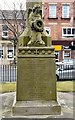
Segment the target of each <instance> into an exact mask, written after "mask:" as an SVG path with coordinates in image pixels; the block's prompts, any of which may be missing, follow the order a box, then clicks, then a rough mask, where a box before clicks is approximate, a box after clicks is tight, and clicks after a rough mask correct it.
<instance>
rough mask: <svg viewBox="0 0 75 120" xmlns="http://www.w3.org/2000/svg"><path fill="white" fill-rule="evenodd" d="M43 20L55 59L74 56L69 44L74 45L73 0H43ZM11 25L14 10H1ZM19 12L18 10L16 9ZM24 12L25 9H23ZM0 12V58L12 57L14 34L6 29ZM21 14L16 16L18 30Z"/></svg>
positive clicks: (74, 4)
mask: <svg viewBox="0 0 75 120" xmlns="http://www.w3.org/2000/svg"><path fill="white" fill-rule="evenodd" d="M42 11H43V21H44V24H45V29H46V30H47V32H48V33H49V35H50V36H51V39H52V45H53V47H54V48H55V54H56V60H57V61H62V60H63V59H65V60H66V59H70V58H75V51H72V50H71V49H70V47H69V46H74V45H75V1H74V0H61V1H60V0H43V2H42ZM3 12H4V14H5V16H6V18H7V19H8V21H9V22H10V23H12V25H13V24H14V22H15V19H14V14H13V12H14V11H6V10H5V11H3ZM18 12H19V11H18ZM24 12H25V11H24ZM1 14H2V12H1V13H0V60H4V61H5V59H6V60H8V61H10V60H13V59H14V36H13V32H12V31H10V29H8V27H7V26H8V23H7V22H6V20H5V19H4V18H2V16H1ZM21 22H22V16H21V14H19V15H18V16H17V27H18V31H20V30H21V27H22V26H21Z"/></svg>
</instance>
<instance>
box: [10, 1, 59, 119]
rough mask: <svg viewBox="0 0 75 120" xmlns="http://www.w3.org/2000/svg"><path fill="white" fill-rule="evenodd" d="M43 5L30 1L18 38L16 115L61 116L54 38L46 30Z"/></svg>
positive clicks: (14, 108) (14, 109) (14, 107)
mask: <svg viewBox="0 0 75 120" xmlns="http://www.w3.org/2000/svg"><path fill="white" fill-rule="evenodd" d="M41 6H42V2H27V3H26V7H27V21H26V29H25V31H24V32H23V33H22V35H21V36H20V37H19V43H18V58H17V87H16V101H15V103H14V105H13V108H12V115H13V116H18V117H19V116H20V117H21V116H29V115H60V114H61V106H60V105H59V104H58V102H57V90H56V73H55V72H56V67H55V55H54V48H53V47H52V44H51V38H50V36H49V35H48V33H47V32H46V31H45V30H44V23H43V20H42V7H41Z"/></svg>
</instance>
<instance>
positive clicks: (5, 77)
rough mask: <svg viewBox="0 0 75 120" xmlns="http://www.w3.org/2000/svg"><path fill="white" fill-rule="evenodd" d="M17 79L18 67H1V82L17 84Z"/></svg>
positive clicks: (14, 65)
mask: <svg viewBox="0 0 75 120" xmlns="http://www.w3.org/2000/svg"><path fill="white" fill-rule="evenodd" d="M16 79H17V67H16V64H13V65H0V82H15V81H16Z"/></svg>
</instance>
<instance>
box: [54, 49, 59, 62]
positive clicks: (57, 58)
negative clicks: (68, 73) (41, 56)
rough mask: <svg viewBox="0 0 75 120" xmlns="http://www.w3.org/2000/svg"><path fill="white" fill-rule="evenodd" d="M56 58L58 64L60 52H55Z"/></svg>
mask: <svg viewBox="0 0 75 120" xmlns="http://www.w3.org/2000/svg"><path fill="white" fill-rule="evenodd" d="M55 58H56V62H58V61H59V51H55Z"/></svg>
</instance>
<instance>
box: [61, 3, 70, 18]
mask: <svg viewBox="0 0 75 120" xmlns="http://www.w3.org/2000/svg"><path fill="white" fill-rule="evenodd" d="M62 18H69V5H63V6H62Z"/></svg>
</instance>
